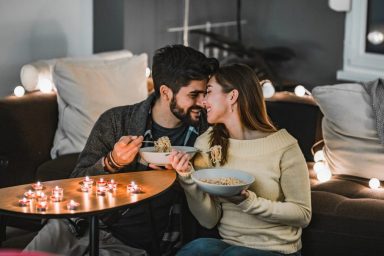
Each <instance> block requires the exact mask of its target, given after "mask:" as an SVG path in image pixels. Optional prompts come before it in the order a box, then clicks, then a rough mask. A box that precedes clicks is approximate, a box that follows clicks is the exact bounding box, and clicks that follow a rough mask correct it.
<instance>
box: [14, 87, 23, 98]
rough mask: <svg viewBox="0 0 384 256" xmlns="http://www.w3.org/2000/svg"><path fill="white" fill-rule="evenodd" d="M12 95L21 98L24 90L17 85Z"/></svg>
mask: <svg viewBox="0 0 384 256" xmlns="http://www.w3.org/2000/svg"><path fill="white" fill-rule="evenodd" d="M13 93H14V94H15V96H16V97H22V96H23V95H24V94H25V89H24V87H23V86H21V85H18V86H16V87H15V89H14V90H13Z"/></svg>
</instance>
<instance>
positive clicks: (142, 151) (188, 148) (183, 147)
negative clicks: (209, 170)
mask: <svg viewBox="0 0 384 256" xmlns="http://www.w3.org/2000/svg"><path fill="white" fill-rule="evenodd" d="M154 148H155V147H154V146H151V147H142V148H140V150H139V152H140V153H153V154H169V153H171V152H156V151H146V149H147V150H148V149H152V150H153V149H154ZM172 148H175V149H187V151H188V153H195V152H197V151H198V149H197V148H195V147H193V146H172ZM190 151H193V152H190Z"/></svg>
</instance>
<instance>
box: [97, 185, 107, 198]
mask: <svg viewBox="0 0 384 256" xmlns="http://www.w3.org/2000/svg"><path fill="white" fill-rule="evenodd" d="M105 191H106V188H105V187H104V186H99V187H98V188H97V189H96V194H97V195H98V196H105Z"/></svg>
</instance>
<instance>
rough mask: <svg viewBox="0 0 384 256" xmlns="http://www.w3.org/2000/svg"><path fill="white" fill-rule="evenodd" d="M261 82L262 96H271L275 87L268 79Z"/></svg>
mask: <svg viewBox="0 0 384 256" xmlns="http://www.w3.org/2000/svg"><path fill="white" fill-rule="evenodd" d="M261 83H262V85H263V86H262V89H263V96H264V98H271V97H272V96H273V95H274V94H275V87H274V86H273V84H272V82H271V81H270V80H264V81H262V82H261Z"/></svg>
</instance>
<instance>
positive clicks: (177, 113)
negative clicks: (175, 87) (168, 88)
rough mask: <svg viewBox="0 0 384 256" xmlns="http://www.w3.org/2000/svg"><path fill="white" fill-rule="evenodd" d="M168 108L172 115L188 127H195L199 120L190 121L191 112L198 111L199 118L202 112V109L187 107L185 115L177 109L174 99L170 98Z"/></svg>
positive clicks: (181, 110)
mask: <svg viewBox="0 0 384 256" xmlns="http://www.w3.org/2000/svg"><path fill="white" fill-rule="evenodd" d="M169 108H170V109H171V112H172V114H174V115H175V116H176V117H177V118H178V119H179V120H180V121H182V122H183V123H186V124H190V125H197V124H198V123H199V120H200V118H198V119H196V120H193V119H192V117H191V112H192V110H200V116H201V115H202V111H204V108H202V107H199V106H197V105H194V106H192V107H189V108H188V109H187V111H186V113H185V112H184V109H182V108H181V107H179V105H178V104H177V101H176V99H175V97H173V98H172V100H171V103H170V105H169Z"/></svg>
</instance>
